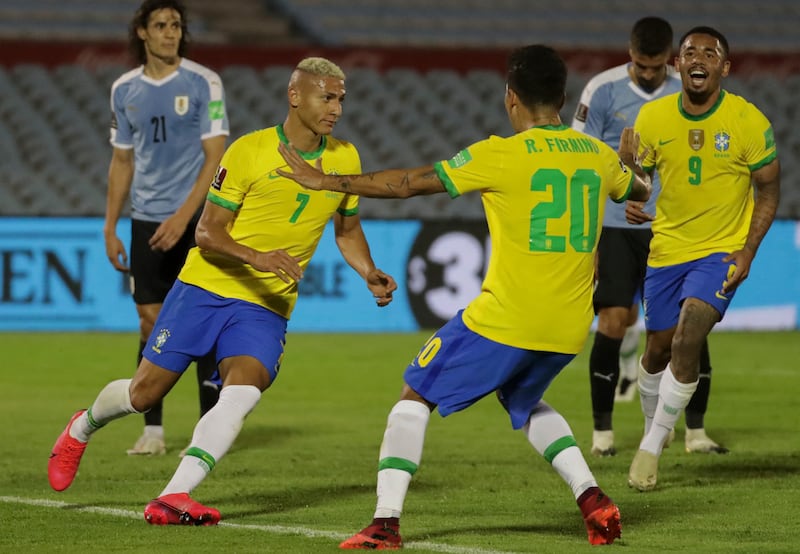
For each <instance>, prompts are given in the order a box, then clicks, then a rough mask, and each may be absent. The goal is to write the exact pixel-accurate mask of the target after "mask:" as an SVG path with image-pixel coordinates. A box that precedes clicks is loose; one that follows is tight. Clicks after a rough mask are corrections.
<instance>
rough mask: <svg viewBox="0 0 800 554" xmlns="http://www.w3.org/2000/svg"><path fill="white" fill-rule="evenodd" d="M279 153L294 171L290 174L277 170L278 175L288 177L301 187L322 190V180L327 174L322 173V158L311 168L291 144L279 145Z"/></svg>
mask: <svg viewBox="0 0 800 554" xmlns="http://www.w3.org/2000/svg"><path fill="white" fill-rule="evenodd" d="M278 152H280V154H281V156H283V159H284V160H286V163H287V165H288V166H289V168H290V169H291V170H292V171H291V172H288V171H286V170H283V169H277V170H275V171H276V173H277V174H278V175H281V176H282V177H286V178H288V179H291V180H292V181H295V182H296V183H298V184H299V185H301V186H304V187H306V188H308V189H312V190H322V178H323V177H325V173H323V172H322V158H317V163H316V164H315V167H311V166H310V165H308V163H306V161H305V160H304V159H303V158H302V157H301V156H300V154H298V153H297V151H295V149H294V148H293V147H292V145H291V144H284V143H282V142H281V143H280V144H279V145H278Z"/></svg>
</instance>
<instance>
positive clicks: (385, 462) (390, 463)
mask: <svg viewBox="0 0 800 554" xmlns="http://www.w3.org/2000/svg"><path fill="white" fill-rule="evenodd" d="M417 468H419V466H418V465H417V464H415V463H414V462H412V461H411V460H406V459H404V458H392V457H391V456H390V457H388V458H384V459H382V460H381V461H380V462H378V471H380V470H382V469H399V470H401V471H406V472H408V473H410V474H411V475H414V474H415V473H416V472H417Z"/></svg>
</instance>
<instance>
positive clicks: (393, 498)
mask: <svg viewBox="0 0 800 554" xmlns="http://www.w3.org/2000/svg"><path fill="white" fill-rule="evenodd" d="M430 416H431V411H430V410H429V409H428V407H427V406H426V405H425V404H423V403H422V402H417V401H416V400H400V401H399V402H398V403H397V404H395V405H394V407H393V408H392V411H391V412H390V413H389V417H388V420H387V422H386V431H385V432H384V434H383V442H382V443H381V449H380V454H379V462H378V485H377V488H376V490H377V495H378V502H377V506H376V508H375V517H400V514H401V513H402V512H403V502H404V501H405V498H406V493H407V492H408V486H409V484H410V483H411V476H412V475H414V473H415V472H416V471H417V467H418V466H419V462H420V460H421V459H422V446H423V444H424V442H425V430H426V429H427V428H428V420H429V419H430Z"/></svg>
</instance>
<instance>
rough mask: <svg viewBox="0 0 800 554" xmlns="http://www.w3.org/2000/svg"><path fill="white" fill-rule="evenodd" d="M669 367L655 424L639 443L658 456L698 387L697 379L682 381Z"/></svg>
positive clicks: (661, 389)
mask: <svg viewBox="0 0 800 554" xmlns="http://www.w3.org/2000/svg"><path fill="white" fill-rule="evenodd" d="M667 369H669V371H666V372H664V377H663V378H662V379H661V386H660V387H659V394H658V407H657V408H656V413H655V416H654V418H653V425H652V426H651V428H650V431H648V433H647V434H646V435H645V436H644V438H643V439H642V442H641V444H640V445H639V449H640V450H647V451H648V452H652V453H653V454H655V455H656V456H658V455H660V454H661V449H662V448H663V445H664V441H665V440H666V438H667V436H668V435H669V432H670V431H671V430H672V429H673V428H674V427H675V423H676V422H677V421H678V418H679V417H680V415H681V412H683V410H684V408H686V405H687V404H688V403H689V400H691V398H692V395H693V394H694V391H695V390H696V389H697V381H694V382H693V383H680V382H679V381H678V380H677V379H675V376H674V375H673V374H672V370H671V369H670V368H669V366H667Z"/></svg>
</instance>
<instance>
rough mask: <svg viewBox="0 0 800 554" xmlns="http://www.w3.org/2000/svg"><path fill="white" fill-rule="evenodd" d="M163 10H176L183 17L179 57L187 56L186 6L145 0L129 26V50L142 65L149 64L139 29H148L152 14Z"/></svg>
mask: <svg viewBox="0 0 800 554" xmlns="http://www.w3.org/2000/svg"><path fill="white" fill-rule="evenodd" d="M163 9H172V10H175V11H176V12H178V14H179V15H180V16H181V41H180V43H179V44H178V56H180V57H182V58H183V57H184V56H186V51H187V50H188V48H189V41H190V35H189V29H188V27H187V18H186V6H184V5H183V2H182V1H181V0H144V2H142V5H141V6H139V9H138V10H136V13H135V14H134V15H133V19H131V22H130V24H129V25H128V48H129V49H130V52H131V55H132V56H133V57H134V59H135V60H136V61H137V62H139V63H140V64H145V63H147V52H145V49H144V41H142V39H140V38H139V33H138V29H146V28H147V23H148V22H149V20H150V14H151V13H153V12H154V11H157V10H163Z"/></svg>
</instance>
